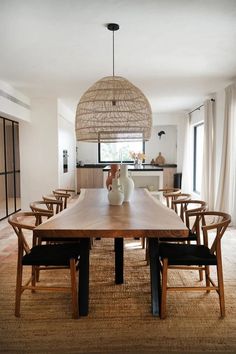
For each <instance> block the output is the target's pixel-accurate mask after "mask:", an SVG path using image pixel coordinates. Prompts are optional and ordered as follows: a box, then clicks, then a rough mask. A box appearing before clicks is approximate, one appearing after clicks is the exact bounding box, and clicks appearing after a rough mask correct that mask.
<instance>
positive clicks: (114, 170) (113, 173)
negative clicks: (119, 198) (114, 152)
mask: <svg viewBox="0 0 236 354" xmlns="http://www.w3.org/2000/svg"><path fill="white" fill-rule="evenodd" d="M119 168H120V165H118V164H113V165H111V169H110V171H108V176H107V179H106V186H107V189H108V188H109V186H111V184H112V179H113V178H115V177H116V173H117V172H118V171H119Z"/></svg>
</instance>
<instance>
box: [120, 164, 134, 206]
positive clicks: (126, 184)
mask: <svg viewBox="0 0 236 354" xmlns="http://www.w3.org/2000/svg"><path fill="white" fill-rule="evenodd" d="M120 183H121V185H122V187H123V191H124V202H129V201H130V199H131V196H132V193H133V190H134V181H133V180H132V178H131V177H130V176H129V174H128V165H121V166H120Z"/></svg>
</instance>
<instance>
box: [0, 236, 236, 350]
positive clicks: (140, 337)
mask: <svg viewBox="0 0 236 354" xmlns="http://www.w3.org/2000/svg"><path fill="white" fill-rule="evenodd" d="M234 236H235V232H234V233H231V232H229V233H228V234H227V235H225V237H224V244H223V253H224V275H225V277H224V279H225V298H226V309H227V316H226V317H225V318H224V319H220V318H219V301H218V296H217V295H216V294H215V293H210V294H206V293H201V292H200V293H199V292H198V293H190V292H189V293H182V292H181V293H170V294H169V296H168V302H167V311H168V313H167V314H168V317H167V319H166V320H160V319H159V318H154V317H153V316H152V315H151V312H150V286H149V268H148V267H147V265H146V262H145V260H144V250H142V249H141V245H140V242H139V241H137V240H129V241H126V243H125V283H124V284H123V285H114V251H113V240H97V241H95V244H94V246H93V249H92V251H91V258H90V313H89V316H88V317H82V318H80V319H78V320H72V319H71V308H70V304H71V301H70V295H69V294H64V293H57V294H55V293H49V292H46V293H45V292H38V293H34V294H32V293H31V292H25V293H24V294H23V296H22V304H21V318H15V317H14V291H15V273H16V243H15V245H14V247H12V252H11V254H10V256H8V257H6V259H5V260H4V261H3V262H2V264H1V266H0V271H1V273H0V282H1V286H0V306H1V313H0V335H1V339H0V352H1V353H127V352H129V353H171V352H173V353H198V352H205V353H223V352H226V353H233V352H236V338H235V337H236V291H235V285H236V262H235V254H236V238H234ZM55 273H56V274H57V275H55ZM170 275H171V281H172V282H175V284H181V283H189V282H190V280H191V279H193V280H194V282H198V273H197V272H196V271H195V272H194V271H187V272H186V271H185V272H183V271H182V272H180V271H172V273H171V274H170ZM43 279H47V280H51V279H54V280H58V281H60V282H65V283H66V282H67V281H69V277H68V272H67V271H66V270H65V271H64V270H63V271H54V272H53V273H51V274H50V272H49V271H47V272H44V273H42V274H41V281H43Z"/></svg>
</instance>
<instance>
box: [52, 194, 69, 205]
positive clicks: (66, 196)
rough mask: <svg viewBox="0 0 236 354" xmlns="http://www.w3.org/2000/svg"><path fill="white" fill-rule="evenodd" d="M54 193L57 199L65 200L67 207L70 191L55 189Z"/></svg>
mask: <svg viewBox="0 0 236 354" xmlns="http://www.w3.org/2000/svg"><path fill="white" fill-rule="evenodd" d="M53 194H54V196H55V198H56V199H57V200H61V201H62V202H63V209H66V208H67V199H68V198H69V197H70V196H71V194H70V193H68V192H57V191H53Z"/></svg>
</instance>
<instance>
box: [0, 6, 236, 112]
mask: <svg viewBox="0 0 236 354" xmlns="http://www.w3.org/2000/svg"><path fill="white" fill-rule="evenodd" d="M0 8H1V10H0V48H1V54H0V80H2V81H6V82H8V83H9V84H11V85H12V86H13V87H15V88H16V89H18V90H19V91H21V92H22V93H24V94H26V95H27V96H29V97H30V98H34V97H40V98H43V97H44V98H55V97H59V98H62V99H64V100H65V102H66V103H67V104H68V105H70V107H71V108H72V109H73V110H74V109H75V107H76V104H77V103H78V101H79V99H80V97H81V95H82V94H83V92H84V91H85V90H87V89H88V88H89V87H90V86H91V85H92V84H93V83H94V82H95V81H97V80H99V79H100V78H102V77H104V76H109V75H112V32H110V31H108V30H107V29H106V24H107V23H109V22H116V23H119V25H120V30H119V31H118V32H116V33H115V74H116V75H118V76H123V77H125V78H126V79H128V80H129V81H131V82H132V83H133V84H134V85H136V86H138V87H139V88H140V89H141V90H142V91H143V92H144V94H145V95H146V96H147V98H148V99H149V101H150V104H151V107H152V110H153V112H176V111H189V110H191V109H192V108H194V106H196V105H198V104H201V103H202V102H203V100H204V99H205V98H206V97H210V96H211V95H212V94H213V93H214V92H216V91H218V90H220V89H222V88H223V87H225V86H226V85H227V84H228V83H229V82H231V81H232V80H234V79H235V77H236V0H166V1H165V0H154V1H151V0H145V1H144V0H123V1H122V0H115V1H114V0H89V1H88V0H87V1H86V0H84V1H83V0H34V1H32V0H0Z"/></svg>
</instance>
